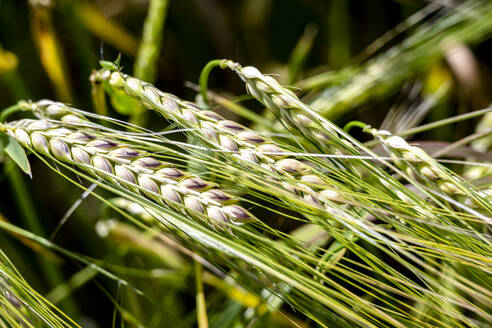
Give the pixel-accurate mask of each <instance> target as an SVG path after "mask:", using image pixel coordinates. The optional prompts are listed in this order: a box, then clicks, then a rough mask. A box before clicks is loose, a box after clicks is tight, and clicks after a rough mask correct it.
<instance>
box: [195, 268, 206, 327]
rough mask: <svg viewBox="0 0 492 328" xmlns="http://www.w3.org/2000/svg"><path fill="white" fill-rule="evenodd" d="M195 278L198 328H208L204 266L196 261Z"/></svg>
mask: <svg viewBox="0 0 492 328" xmlns="http://www.w3.org/2000/svg"><path fill="white" fill-rule="evenodd" d="M195 278H196V280H195V281H196V312H197V321H198V328H208V318H207V305H206V303H205V293H204V292H203V281H202V265H201V264H200V262H198V261H195Z"/></svg>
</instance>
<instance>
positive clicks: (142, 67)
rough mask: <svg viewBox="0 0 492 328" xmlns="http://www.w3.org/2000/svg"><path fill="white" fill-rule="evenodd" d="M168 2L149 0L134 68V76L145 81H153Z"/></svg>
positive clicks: (166, 0)
mask: <svg viewBox="0 0 492 328" xmlns="http://www.w3.org/2000/svg"><path fill="white" fill-rule="evenodd" d="M168 4H169V1H168V0H151V1H150V5H149V11H148V13H147V18H145V23H144V29H143V36H142V42H141V43H140V48H139V49H138V54H137V58H136V60H135V67H134V69H135V76H136V77H137V78H139V79H141V80H144V81H146V82H151V83H152V82H154V81H155V76H156V67H157V59H158V58H159V51H160V49H161V47H162V35H163V32H164V24H165V22H166V14H167V8H168Z"/></svg>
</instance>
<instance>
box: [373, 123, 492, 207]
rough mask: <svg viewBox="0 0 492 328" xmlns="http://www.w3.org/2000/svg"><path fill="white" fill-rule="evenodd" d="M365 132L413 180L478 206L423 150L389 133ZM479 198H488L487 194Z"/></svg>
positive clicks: (456, 181) (481, 194) (457, 181)
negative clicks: (374, 138)
mask: <svg viewBox="0 0 492 328" xmlns="http://www.w3.org/2000/svg"><path fill="white" fill-rule="evenodd" d="M364 131H365V132H368V133H370V134H372V135H373V136H374V137H376V138H377V139H378V140H379V141H380V142H381V144H382V145H383V146H384V147H385V148H386V149H387V151H388V153H389V154H390V155H391V156H392V157H393V159H394V163H395V165H396V166H397V167H398V168H400V169H401V170H403V171H404V172H405V173H406V174H407V175H408V176H410V177H411V178H413V179H415V180H417V181H420V182H422V183H426V184H428V185H431V186H433V187H435V189H437V190H440V191H442V192H444V193H445V194H446V195H448V196H451V197H453V198H461V199H463V200H464V201H465V204H467V205H469V206H476V205H477V202H476V200H472V199H471V198H470V197H469V196H470V195H469V194H467V193H465V190H464V189H463V187H461V186H460V184H461V183H460V181H459V180H458V179H459V178H458V177H456V176H455V175H451V174H450V173H447V172H446V171H445V169H444V168H443V167H442V166H441V165H439V163H437V162H436V161H435V160H434V159H433V158H432V157H430V156H429V155H428V154H427V153H426V152H425V151H424V150H423V149H422V148H419V147H416V146H412V145H410V144H408V142H407V141H405V139H403V138H401V137H399V136H394V135H392V134H391V133H390V132H389V131H386V130H378V129H374V128H371V127H369V126H368V127H367V128H365V129H364ZM478 195H479V196H483V197H484V198H488V197H487V195H486V194H485V193H479V194H478Z"/></svg>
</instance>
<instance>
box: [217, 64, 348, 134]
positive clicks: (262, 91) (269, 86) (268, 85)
mask: <svg viewBox="0 0 492 328" xmlns="http://www.w3.org/2000/svg"><path fill="white" fill-rule="evenodd" d="M221 67H228V68H230V69H231V70H233V71H234V72H236V74H238V75H239V77H240V78H241V79H242V80H243V81H244V82H245V83H246V89H247V90H248V92H249V93H250V94H251V95H252V96H253V97H255V98H256V99H257V100H258V101H260V102H261V103H262V104H263V105H265V106H266V107H268V108H270V109H274V110H275V109H277V110H287V111H288V112H289V115H288V117H287V118H288V119H289V121H288V122H286V123H287V124H288V125H290V126H293V127H296V128H297V127H302V129H303V130H305V131H308V132H309V133H310V134H311V135H312V136H313V139H314V140H319V141H321V142H328V141H330V140H332V139H333V138H339V136H338V133H337V132H336V131H335V130H334V129H333V127H332V126H330V125H328V124H326V122H317V120H315V119H314V118H313V116H312V115H310V113H307V112H306V105H305V104H304V103H302V101H301V100H300V99H299V98H298V97H297V95H296V94H295V93H294V92H292V91H291V90H288V89H286V88H284V87H283V86H281V85H280V83H278V81H277V80H275V79H274V78H273V77H271V76H268V75H263V74H262V73H261V72H260V71H259V70H258V69H257V68H256V67H253V66H246V67H242V66H241V65H240V64H238V63H235V62H233V61H231V60H223V62H222V64H221ZM319 125H321V126H322V128H323V130H324V131H322V130H321V129H320V128H319V127H320V126H319ZM325 131H327V132H328V134H327V133H326V132H325Z"/></svg>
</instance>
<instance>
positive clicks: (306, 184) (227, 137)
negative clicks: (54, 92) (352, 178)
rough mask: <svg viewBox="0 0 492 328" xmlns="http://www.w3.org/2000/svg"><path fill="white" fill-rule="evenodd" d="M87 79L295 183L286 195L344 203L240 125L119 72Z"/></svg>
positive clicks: (297, 163) (269, 142)
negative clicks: (113, 89)
mask: <svg viewBox="0 0 492 328" xmlns="http://www.w3.org/2000/svg"><path fill="white" fill-rule="evenodd" d="M91 80H92V81H99V82H102V81H107V82H108V83H109V84H110V85H111V86H112V87H114V88H116V89H120V90H123V91H124V92H125V93H127V94H128V95H130V96H132V97H135V98H136V99H138V100H139V101H140V102H141V103H142V104H143V105H144V106H145V107H147V108H149V109H152V110H154V111H157V112H158V113H160V114H161V115H163V116H164V117H165V118H167V119H170V120H172V121H175V122H177V123H178V124H180V125H181V126H182V127H184V128H190V129H194V130H196V131H197V133H198V134H199V135H200V136H201V137H202V139H203V140H205V141H206V142H207V143H208V144H209V145H210V146H212V147H214V148H215V149H219V150H222V151H223V153H222V154H224V156H228V157H230V158H233V159H237V160H240V161H241V162H242V163H245V164H249V165H251V164H252V165H259V166H261V167H263V168H265V169H267V170H269V171H271V172H274V173H276V174H279V175H281V176H285V177H288V178H289V179H291V180H296V181H298V182H297V183H296V184H295V185H294V186H293V185H292V184H291V183H289V182H287V181H286V182H285V183H284V184H283V186H284V188H285V189H286V190H288V191H290V192H294V193H296V194H301V195H302V196H303V197H304V198H305V199H306V200H309V201H311V202H313V203H316V204H320V203H329V202H330V201H337V202H343V201H346V198H345V197H344V196H342V195H341V193H339V192H338V191H336V190H334V189H333V188H330V186H329V184H328V183H327V181H326V179H325V178H324V177H323V175H322V174H320V173H318V172H316V171H315V170H313V168H312V167H311V166H309V165H307V164H304V163H303V162H301V161H299V160H297V159H295V158H293V157H291V156H286V155H284V154H283V153H286V151H285V150H284V149H282V148H281V147H280V146H278V145H277V144H276V143H275V142H274V141H272V140H270V139H268V138H266V137H264V136H262V135H260V134H258V133H257V132H255V131H253V130H251V129H248V128H247V127H245V126H243V125H241V124H238V123H236V122H234V121H230V120H226V119H224V118H223V117H222V116H220V115H219V114H217V113H215V112H212V111H207V110H202V109H201V108H200V107H198V106H197V105H195V104H194V103H191V102H187V101H183V100H181V99H179V98H177V97H176V96H174V95H171V94H168V93H164V92H162V91H160V90H158V89H157V88H155V87H154V86H153V85H152V84H150V83H146V82H143V81H140V80H139V79H136V78H134V77H130V76H128V75H126V74H123V73H121V72H119V71H110V70H106V69H103V70H99V71H96V72H94V73H93V74H92V76H91ZM327 206H329V205H327Z"/></svg>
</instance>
